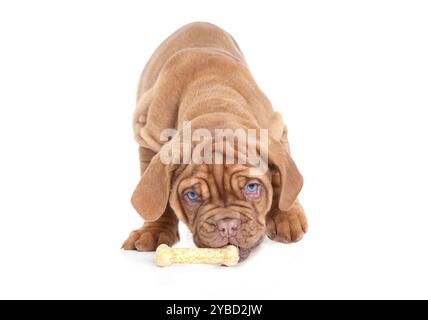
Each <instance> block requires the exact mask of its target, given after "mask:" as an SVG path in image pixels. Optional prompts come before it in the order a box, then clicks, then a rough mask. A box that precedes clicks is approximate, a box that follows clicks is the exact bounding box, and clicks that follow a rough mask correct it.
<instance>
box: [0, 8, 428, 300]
mask: <svg viewBox="0 0 428 320" xmlns="http://www.w3.org/2000/svg"><path fill="white" fill-rule="evenodd" d="M427 17H428V5H427V3H426V2H425V1H292V2H289V1H270V2H269V1H253V2H251V1H236V0H235V1H228V0H227V1H220V0H216V1H159V0H156V1H105V0H103V1H68V2H66V1H26V2H24V1H8V2H6V1H2V2H1V4H0V41H1V43H0V142H1V144H0V146H1V149H0V152H1V154H0V155H1V157H0V298H141V299H148V298H149V299H156V298H183V299H186V298H202V299H213V298H222V299H230V298H235V299H238V298H239V299H246V298H275V299H276V298H281V299H287V298H293V299H294V298H428V289H427V288H428V276H427V269H428V256H427V251H428V250H427V245H428V232H427V227H428V225H427V224H428V204H427V202H428V200H427V192H428V183H427V181H428V171H427V163H428V151H427V141H426V139H427V137H428V129H427V116H428V112H427V110H428V19H427ZM199 20H202V21H209V22H212V23H215V24H218V25H219V26H221V27H223V28H224V29H226V30H227V31H229V32H230V33H231V34H232V35H233V36H234V37H235V38H236V40H237V41H238V43H239V45H240V47H241V49H242V50H243V52H244V54H245V55H246V57H247V60H248V63H249V65H250V67H251V70H252V72H253V74H254V77H255V79H256V80H257V82H258V83H259V85H260V87H261V88H262V90H264V91H265V93H266V94H267V95H268V97H269V98H270V99H271V101H272V103H273V104H274V106H275V108H276V109H277V110H279V111H281V112H282V113H283V116H284V119H285V122H286V124H287V125H288V127H289V132H290V135H289V138H290V143H291V147H292V152H293V156H294V158H295V160H296V162H297V164H298V166H299V168H300V170H301V171H302V173H303V175H304V177H305V186H304V188H303V191H302V193H301V200H302V203H303V204H304V206H305V208H306V211H307V215H308V219H309V223H310V230H309V233H308V234H307V235H306V237H305V238H304V239H303V241H301V242H300V243H297V244H293V245H283V244H279V243H273V242H271V241H270V240H266V241H265V243H263V245H262V246H261V247H260V248H259V249H258V250H257V251H256V252H255V253H254V254H253V255H252V256H251V257H250V258H249V259H248V260H247V261H246V262H244V263H242V264H240V265H239V266H237V267H235V268H226V267H218V266H188V265H186V266H173V267H169V268H164V269H162V268H158V267H156V266H155V264H154V257H153V254H152V253H134V252H131V253H128V252H122V251H121V250H120V246H121V244H122V241H123V240H125V238H126V237H127V235H128V233H129V232H130V231H131V230H132V229H135V228H137V227H139V226H141V224H142V221H141V218H140V217H139V216H138V214H137V213H135V211H134V210H133V208H132V207H131V204H130V201H129V200H130V196H131V193H132V191H133V189H134V187H135V185H136V184H137V182H138V176H139V168H138V155H137V145H136V143H135V142H134V141H133V134H132V128H131V119H132V113H133V109H134V104H135V103H134V101H135V91H136V86H137V81H138V78H139V75H140V72H141V71H142V69H143V67H144V65H145V63H146V61H147V59H148V58H149V56H150V54H151V53H152V52H153V50H154V49H155V48H156V46H157V45H158V44H159V43H160V42H161V41H162V40H163V39H164V38H165V37H167V36H168V35H169V34H170V33H172V32H173V31H174V30H176V29H177V28H179V27H180V26H182V25H184V24H186V23H189V22H192V21H199ZM179 246H182V247H184V246H192V243H191V237H190V235H189V233H188V231H186V230H185V229H184V228H182V241H181V243H180V244H179Z"/></svg>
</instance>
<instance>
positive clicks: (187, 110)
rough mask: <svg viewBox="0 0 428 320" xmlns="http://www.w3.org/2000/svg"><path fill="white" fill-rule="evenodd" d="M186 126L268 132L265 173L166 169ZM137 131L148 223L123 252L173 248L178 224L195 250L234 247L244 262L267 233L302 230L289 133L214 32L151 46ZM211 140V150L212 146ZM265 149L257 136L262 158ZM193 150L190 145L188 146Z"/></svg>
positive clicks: (190, 33) (219, 167)
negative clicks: (168, 151) (170, 148)
mask: <svg viewBox="0 0 428 320" xmlns="http://www.w3.org/2000/svg"><path fill="white" fill-rule="evenodd" d="M186 122H187V123H190V124H191V127H192V130H197V129H203V130H207V131H208V132H209V133H212V134H213V135H215V132H217V131H216V130H218V129H232V130H237V129H243V130H244V132H248V129H256V130H260V129H267V130H268V141H267V142H268V158H267V162H268V166H267V168H268V170H265V171H264V172H262V173H260V172H259V171H257V170H251V169H252V168H254V167H255V165H254V164H250V163H236V161H234V163H228V162H224V161H223V163H218V162H215V163H214V164H212V163H206V162H198V163H195V162H194V161H191V162H190V163H187V164H183V163H181V162H180V161H178V162H179V163H169V164H165V161H162V154H161V153H162V152H161V149H162V147H165V145H166V144H169V143H172V142H176V141H181V142H182V141H184V140H185V139H184V138H185V137H184V135H185V128H184V124H185V123H186ZM165 129H176V130H177V132H176V134H175V136H173V137H172V140H169V141H168V140H166V141H165V139H161V135H162V133H163V132H164V130H165ZM134 133H135V139H136V141H137V142H138V143H139V146H140V147H139V153H140V163H141V180H140V182H139V184H138V185H137V187H136V189H135V191H134V194H133V196H132V204H133V206H134V207H135V209H136V210H137V212H138V213H139V214H140V215H141V216H142V217H143V219H144V220H145V222H144V225H143V227H142V228H141V229H138V230H135V231H133V232H132V233H131V234H130V235H129V237H128V239H127V240H126V241H125V242H124V244H123V248H124V249H125V250H139V251H152V250H155V249H156V247H157V246H158V245H159V244H161V243H165V244H168V245H173V244H174V243H176V242H177V241H178V240H179V234H178V222H179V220H181V221H183V222H184V223H185V224H186V225H187V226H188V227H189V229H190V230H191V232H192V233H193V239H194V242H195V244H196V245H197V246H200V247H223V246H225V245H227V244H233V245H235V246H237V247H238V248H239V253H240V257H241V259H242V258H245V257H247V256H248V255H249V253H250V252H251V249H253V248H254V247H256V246H257V245H258V244H260V243H261V241H262V240H263V239H264V236H265V234H267V235H268V237H269V238H271V239H273V240H275V241H280V242H284V243H290V242H295V241H298V240H300V239H301V238H302V237H303V235H304V233H305V232H306V231H307V221H306V217H305V214H304V211H303V208H302V206H301V205H300V203H299V201H298V200H297V196H298V194H299V192H300V190H301V188H302V185H303V178H302V176H301V174H300V172H299V171H298V169H297V167H296V165H295V163H294V161H293V159H292V158H291V156H290V150H289V145H288V140H287V128H286V126H285V125H284V123H283V121H282V117H281V115H280V114H279V113H277V112H275V111H274V110H273V108H272V105H271V103H270V102H269V100H268V99H267V98H266V96H265V95H264V94H263V92H262V91H261V90H260V89H259V87H258V86H257V84H256V82H255V81H254V79H253V78H252V76H251V73H250V71H249V68H248V66H247V64H246V62H245V59H244V57H243V55H242V53H241V51H240V49H239V47H238V45H237V44H236V42H235V40H234V39H233V38H232V37H231V36H230V35H229V34H228V33H226V32H225V31H224V30H222V29H220V28H219V27H217V26H215V25H212V24H209V23H201V22H198V23H192V24H189V25H186V26H184V27H182V28H181V29H179V30H178V31H176V32H175V33H174V34H172V35H171V36H170V37H169V38H167V39H166V40H165V41H164V42H163V43H162V44H161V45H160V46H159V47H158V48H157V50H156V51H155V52H154V54H153V55H152V57H151V58H150V60H149V62H148V63H147V65H146V67H145V69H144V71H143V73H142V76H141V78H140V82H139V86H138V92H137V108H136V111H135V114H134ZM207 141H208V143H212V144H213V148H212V150H216V148H215V146H214V145H215V144H216V143H218V141H217V140H214V139H213V140H206V141H205V143H207ZM248 141H249V140H248ZM261 143H262V141H261V140H260V136H259V137H258V139H257V140H256V146H255V147H256V149H257V150H259V151H260V148H261V146H260V144H261ZM181 147H183V149H182V150H180V153H179V157H180V159H181V160H183V150H184V146H183V143H181ZM232 147H233V148H235V151H236V152H235V153H239V150H237V149H236V146H232ZM195 148H196V144H195V143H194V141H191V146H190V149H192V150H193V151H194V149H195ZM221 150H223V149H221ZM255 173H257V174H255Z"/></svg>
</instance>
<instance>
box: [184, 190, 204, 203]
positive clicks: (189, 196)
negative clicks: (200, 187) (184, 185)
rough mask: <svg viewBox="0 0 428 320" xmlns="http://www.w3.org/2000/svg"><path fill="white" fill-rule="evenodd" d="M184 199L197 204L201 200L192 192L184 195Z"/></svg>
mask: <svg viewBox="0 0 428 320" xmlns="http://www.w3.org/2000/svg"><path fill="white" fill-rule="evenodd" d="M186 198H187V199H188V200H189V201H190V202H197V201H199V200H200V199H201V198H200V197H199V195H198V194H197V193H196V192H194V191H189V192H187V193H186Z"/></svg>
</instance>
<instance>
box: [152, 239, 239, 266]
mask: <svg viewBox="0 0 428 320" xmlns="http://www.w3.org/2000/svg"><path fill="white" fill-rule="evenodd" d="M238 261H239V251H238V248H237V247H235V246H232V245H229V246H226V247H224V248H187V249H181V248H171V247H169V246H168V245H166V244H161V245H160V246H159V247H158V248H157V249H156V263H157V265H158V266H160V267H166V266H169V265H171V264H173V263H210V264H211V263H212V264H224V265H226V266H228V267H230V266H234V265H235V264H237V263H238Z"/></svg>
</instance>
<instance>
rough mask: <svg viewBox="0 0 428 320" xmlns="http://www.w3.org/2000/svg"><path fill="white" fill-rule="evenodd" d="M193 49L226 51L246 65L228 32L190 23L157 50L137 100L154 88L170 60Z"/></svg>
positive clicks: (208, 24)
mask: <svg viewBox="0 0 428 320" xmlns="http://www.w3.org/2000/svg"><path fill="white" fill-rule="evenodd" d="M191 48H212V49H213V50H220V51H225V52H227V53H228V54H229V55H232V56H234V57H235V58H237V59H238V60H240V61H242V63H244V64H245V59H244V56H243V55H242V53H241V50H240V49H239V47H238V45H237V43H236V42H235V40H234V39H233V37H232V36H231V35H230V34H228V33H227V32H226V31H224V30H223V29H221V28H220V27H217V26H216V25H213V24H211V23H207V22H194V23H190V24H187V25H185V26H183V27H181V28H180V29H178V30H177V31H175V32H174V33H173V34H172V35H171V36H169V37H168V38H167V39H166V40H165V41H163V42H162V43H161V44H160V46H159V47H158V48H157V49H156V50H155V52H154V53H153V55H152V56H151V58H150V60H149V61H148V63H147V65H146V67H145V68H144V71H143V73H142V75H141V78H140V83H139V86H138V93H137V100H138V99H139V97H140V96H141V95H142V94H143V93H144V92H145V91H147V90H148V89H150V88H151V87H152V86H153V84H154V83H155V82H156V79H157V77H158V75H159V72H160V70H161V69H162V67H163V66H164V64H165V62H166V61H167V60H168V59H170V58H171V57H172V56H173V55H174V54H176V53H177V52H178V51H180V50H183V49H191Z"/></svg>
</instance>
